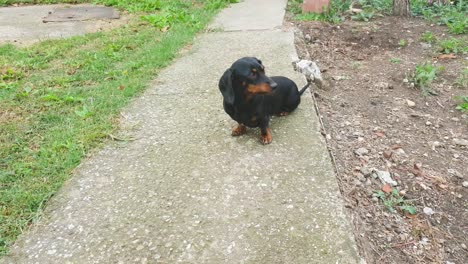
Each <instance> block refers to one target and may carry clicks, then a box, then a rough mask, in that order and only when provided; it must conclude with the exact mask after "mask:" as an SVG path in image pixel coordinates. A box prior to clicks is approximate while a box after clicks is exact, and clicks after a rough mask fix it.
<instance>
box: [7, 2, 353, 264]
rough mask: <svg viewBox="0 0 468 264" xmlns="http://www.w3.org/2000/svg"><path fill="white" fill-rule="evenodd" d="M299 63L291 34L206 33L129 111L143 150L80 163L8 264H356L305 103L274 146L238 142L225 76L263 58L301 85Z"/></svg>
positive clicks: (133, 146) (277, 132)
mask: <svg viewBox="0 0 468 264" xmlns="http://www.w3.org/2000/svg"><path fill="white" fill-rule="evenodd" d="M275 3H277V4H279V3H280V2H275ZM281 3H282V2H281ZM270 4H271V3H270ZM221 16H222V15H221ZM257 16H258V14H257ZM246 19H247V20H250V19H252V18H251V17H246ZM220 20H221V21H225V20H223V19H222V18H221V19H220ZM266 43H268V44H267V45H266ZM295 55H296V53H295V48H294V34H293V32H291V31H282V30H264V31H256V32H252V31H247V32H244V31H238V32H217V33H210V34H205V35H201V36H200V37H199V39H197V41H196V42H195V44H194V46H193V48H192V51H191V52H190V54H189V55H186V56H184V57H182V58H180V59H178V60H177V61H176V62H175V63H174V64H173V65H171V66H170V67H168V68H167V69H165V70H164V71H163V72H162V73H161V74H160V75H159V77H158V78H157V80H155V83H154V85H153V86H152V87H151V88H149V89H148V90H147V91H146V92H145V93H144V94H143V95H142V96H141V97H140V98H137V99H135V101H134V102H133V103H132V104H131V105H130V106H129V108H128V109H127V110H126V111H125V112H124V113H123V116H124V117H125V119H124V120H123V121H122V126H123V128H127V129H124V130H123V132H125V133H127V136H131V137H133V138H135V139H136V140H135V141H130V142H124V143H113V144H109V145H108V146H106V147H105V148H104V149H103V150H101V151H99V152H98V153H96V154H95V155H94V156H93V157H91V158H90V159H88V160H86V161H84V162H83V163H82V165H80V167H79V168H78V169H77V170H76V173H75V175H74V177H73V178H72V179H71V180H70V181H69V182H68V183H67V184H66V185H65V186H64V188H63V189H62V190H61V191H60V192H59V193H58V194H57V195H56V196H55V197H54V198H53V199H52V200H51V201H50V202H49V203H48V206H47V208H46V210H45V212H44V217H43V218H42V219H41V220H40V221H39V222H38V223H37V224H35V225H34V226H33V227H32V229H31V230H30V231H28V232H26V233H25V234H24V235H22V236H21V237H20V238H19V239H18V241H17V243H16V244H15V245H14V246H13V247H12V249H11V253H10V254H9V255H8V256H7V257H5V258H4V259H2V260H1V261H0V263H8V264H10V263H15V264H16V263H47V264H49V263H176V262H182V263H268V264H269V263H298V264H300V263H326V264H328V263H359V260H360V259H359V257H358V254H357V248H356V244H355V242H354V237H353V233H352V229H351V226H350V224H349V220H348V218H347V216H346V213H345V211H344V208H343V205H342V201H341V196H340V193H339V190H338V185H337V182H336V179H335V177H334V173H333V168H332V164H331V161H330V158H329V155H328V152H327V150H326V146H325V143H324V140H323V138H322V136H321V135H320V133H319V125H318V120H317V117H316V115H315V113H314V110H313V105H312V100H311V97H310V93H309V92H306V94H304V95H303V101H302V103H301V105H300V106H299V108H298V109H297V110H296V111H295V112H294V113H293V114H291V115H289V116H287V117H283V118H274V119H273V120H272V122H271V129H272V133H273V143H272V144H270V145H267V146H263V145H261V144H260V143H259V142H258V136H259V135H258V130H249V132H248V133H247V134H246V135H243V136H241V137H231V136H230V129H231V127H232V126H233V125H234V122H233V121H232V120H230V118H229V116H228V115H227V114H226V113H224V111H223V109H222V96H221V94H220V92H219V91H218V87H217V83H218V80H219V77H220V76H221V75H222V73H223V72H224V70H225V69H226V68H227V67H229V66H230V65H231V64H232V62H233V61H235V60H236V59H238V58H239V57H243V56H257V57H259V58H261V59H262V61H263V62H264V64H265V66H266V68H267V73H268V74H269V75H285V76H288V77H290V78H292V79H293V80H295V81H296V82H297V83H298V84H299V85H302V84H303V83H304V78H303V77H302V76H301V75H299V74H297V73H296V72H294V71H293V69H292V66H291V57H294V56H295Z"/></svg>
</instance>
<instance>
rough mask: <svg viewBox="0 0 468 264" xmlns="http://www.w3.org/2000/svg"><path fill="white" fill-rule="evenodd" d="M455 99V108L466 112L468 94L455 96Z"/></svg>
mask: <svg viewBox="0 0 468 264" xmlns="http://www.w3.org/2000/svg"><path fill="white" fill-rule="evenodd" d="M455 100H456V101H458V102H457V106H456V107H455V109H457V110H460V111H461V112H468V96H455Z"/></svg>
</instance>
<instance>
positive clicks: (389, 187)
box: [382, 183, 392, 193]
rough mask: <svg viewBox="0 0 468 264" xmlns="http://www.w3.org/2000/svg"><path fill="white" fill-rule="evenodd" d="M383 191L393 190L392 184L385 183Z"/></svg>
mask: <svg viewBox="0 0 468 264" xmlns="http://www.w3.org/2000/svg"><path fill="white" fill-rule="evenodd" d="M382 191H383V192H384V193H391V192H392V187H391V186H390V184H388V183H387V184H385V185H384V186H382Z"/></svg>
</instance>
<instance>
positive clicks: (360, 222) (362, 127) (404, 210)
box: [295, 17, 468, 263]
mask: <svg viewBox="0 0 468 264" xmlns="http://www.w3.org/2000/svg"><path fill="white" fill-rule="evenodd" d="M295 23H296V27H297V28H298V29H299V31H300V32H301V33H302V34H299V36H301V35H302V37H303V39H302V40H301V39H300V40H299V41H298V43H297V49H298V51H299V53H300V57H301V58H306V57H307V56H308V55H310V57H311V58H312V59H313V60H315V61H317V62H318V64H319V66H320V68H321V70H322V71H323V76H324V78H325V80H326V84H327V86H326V88H325V89H322V90H318V89H316V90H315V91H314V94H315V97H316V100H317V103H318V108H319V110H320V114H321V118H322V119H323V122H324V128H325V131H324V136H326V138H327V141H328V143H329V148H330V150H331V153H332V155H333V156H334V158H335V160H336V167H337V174H338V180H339V182H340V187H341V191H342V193H343V195H344V198H345V200H346V204H347V207H348V208H349V209H350V211H351V214H352V215H353V222H354V227H355V234H356V238H357V240H358V243H359V245H360V250H361V253H362V255H363V256H364V257H365V258H366V260H367V262H368V263H467V262H468V251H467V245H468V242H467V236H468V210H467V205H468V204H467V197H468V188H466V187H464V184H465V185H466V184H467V183H468V182H466V181H468V165H467V164H468V146H467V142H468V141H467V140H468V116H467V115H466V114H463V113H461V112H460V111H458V110H456V109H455V107H456V102H455V100H454V97H455V96H467V95H468V90H467V88H466V87H460V85H458V84H457V83H456V82H455V80H456V78H457V77H458V76H460V73H461V71H462V70H463V69H464V68H465V67H467V66H468V64H467V60H466V58H465V57H466V55H460V54H459V55H457V56H456V58H455V59H440V58H439V57H438V56H439V53H438V52H437V50H436V47H435V45H434V44H433V45H432V46H430V45H427V44H425V43H422V42H421V41H420V36H421V34H422V33H424V32H426V31H430V32H432V33H433V34H434V35H435V36H436V37H437V38H438V39H444V38H447V37H449V36H448V33H447V31H446V28H444V27H439V26H436V25H431V24H429V23H428V22H426V21H423V20H419V19H400V18H394V17H385V18H381V19H379V20H376V21H372V22H367V23H366V22H354V21H348V22H345V23H344V24H341V25H339V26H336V25H329V24H324V23H321V22H295ZM465 37H466V36H465ZM424 62H429V63H435V65H437V66H442V67H444V70H443V71H442V72H441V73H440V74H439V75H438V77H437V79H436V80H435V81H434V82H433V83H432V84H431V86H430V88H431V90H432V91H433V92H434V93H435V94H437V96H425V95H423V94H422V91H421V90H420V89H417V88H414V87H413V85H412V83H411V78H410V76H411V73H412V72H413V71H414V69H415V66H416V65H417V64H422V63H424ZM387 172H388V173H390V174H389V175H390V176H391V178H392V179H393V180H395V181H396V183H397V186H394V187H392V186H391V185H389V184H387V185H386V184H384V183H383V182H382V181H381V180H380V179H379V178H378V177H376V176H377V175H378V174H379V173H384V174H385V173H387ZM412 209H416V214H411V213H410V212H411V210H412Z"/></svg>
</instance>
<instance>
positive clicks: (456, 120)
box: [451, 117, 460, 122]
mask: <svg viewBox="0 0 468 264" xmlns="http://www.w3.org/2000/svg"><path fill="white" fill-rule="evenodd" d="M451 120H452V121H455V122H458V121H460V119H458V118H456V117H452V118H451Z"/></svg>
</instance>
